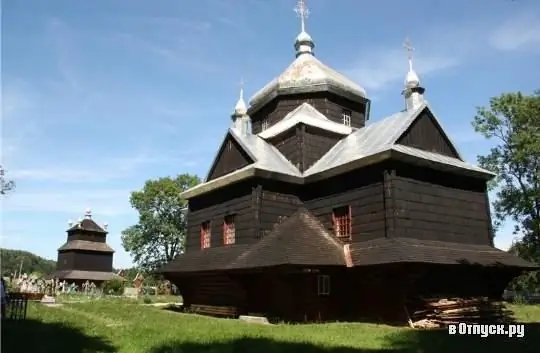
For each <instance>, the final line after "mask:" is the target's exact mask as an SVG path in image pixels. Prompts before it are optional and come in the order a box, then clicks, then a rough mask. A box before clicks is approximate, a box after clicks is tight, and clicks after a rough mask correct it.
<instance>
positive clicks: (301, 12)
mask: <svg viewBox="0 0 540 353" xmlns="http://www.w3.org/2000/svg"><path fill="white" fill-rule="evenodd" d="M294 12H296V14H297V15H298V17H300V23H301V25H302V32H305V29H306V23H305V22H306V19H307V18H308V15H309V9H308V8H307V6H306V3H305V2H304V0H298V3H297V4H296V7H295V8H294Z"/></svg>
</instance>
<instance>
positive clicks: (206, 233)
mask: <svg viewBox="0 0 540 353" xmlns="http://www.w3.org/2000/svg"><path fill="white" fill-rule="evenodd" d="M210 229H211V227H210V221H206V222H203V223H202V224H201V249H207V248H209V247H210V239H211V232H210Z"/></svg>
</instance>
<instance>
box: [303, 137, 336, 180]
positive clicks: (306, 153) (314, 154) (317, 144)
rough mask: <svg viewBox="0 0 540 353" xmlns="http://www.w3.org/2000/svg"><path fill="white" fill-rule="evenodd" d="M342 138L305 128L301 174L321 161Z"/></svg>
mask: <svg viewBox="0 0 540 353" xmlns="http://www.w3.org/2000/svg"><path fill="white" fill-rule="evenodd" d="M341 138H342V136H340V135H337V134H334V133H331V132H329V131H324V130H321V129H317V128H314V127H311V126H305V128H304V135H303V146H302V170H301V171H302V172H303V171H304V170H307V169H308V168H309V167H311V166H312V165H313V164H315V163H316V162H317V161H318V160H319V159H321V158H322V157H323V156H324V155H325V154H326V153H327V152H328V151H329V150H330V149H331V148H332V147H334V145H335V144H336V143H337V142H338V141H339V140H340V139H341Z"/></svg>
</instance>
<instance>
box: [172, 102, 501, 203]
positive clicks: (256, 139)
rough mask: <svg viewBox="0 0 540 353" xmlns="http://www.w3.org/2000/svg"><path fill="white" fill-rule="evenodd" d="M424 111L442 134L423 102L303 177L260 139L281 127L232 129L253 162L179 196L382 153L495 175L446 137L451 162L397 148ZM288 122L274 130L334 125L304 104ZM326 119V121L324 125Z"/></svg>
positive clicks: (352, 139) (358, 136)
mask: <svg viewBox="0 0 540 353" xmlns="http://www.w3.org/2000/svg"><path fill="white" fill-rule="evenodd" d="M426 109H428V110H429V112H430V113H431V115H432V116H433V118H434V120H435V122H436V123H437V124H439V126H441V130H442V131H443V133H444V129H443V127H442V124H441V123H440V121H439V120H438V119H437V117H436V116H435V114H433V112H432V110H431V109H430V108H429V106H428V104H427V102H426V103H424V104H422V105H421V106H419V107H418V108H417V109H415V110H413V111H402V112H398V113H395V114H393V115H391V116H389V117H387V118H384V119H382V120H380V121H377V122H374V123H371V124H369V125H367V126H365V127H363V128H361V129H358V130H355V131H353V132H351V133H350V134H349V135H348V136H346V137H345V138H343V139H342V140H340V141H339V142H338V143H337V144H336V145H334V147H332V148H331V149H330V150H329V151H328V152H327V153H326V154H325V155H324V156H323V157H322V158H321V159H319V160H318V161H317V162H315V163H314V164H313V165H312V166H311V167H310V168H308V169H307V170H306V171H304V172H303V173H302V172H300V171H299V170H298V169H297V168H296V167H295V166H294V165H292V164H291V162H289V161H288V160H287V159H286V158H285V157H284V156H283V155H282V154H281V153H280V152H279V150H278V149H277V148H275V147H274V146H272V145H271V144H270V143H269V142H267V141H265V140H264V138H263V137H265V136H266V137H267V138H270V137H273V136H275V135H276V133H280V129H281V127H280V128H279V129H276V131H277V132H276V131H274V133H272V131H270V133H266V134H265V132H264V131H263V132H262V133H260V134H259V135H251V134H248V135H242V134H240V133H238V132H237V131H236V130H235V129H234V128H231V129H229V131H228V134H230V135H231V136H232V137H233V138H234V139H235V140H236V141H237V142H238V143H239V144H240V145H241V147H242V148H243V149H244V150H245V152H246V153H247V154H248V155H249V156H250V157H251V158H252V159H253V160H254V161H255V162H254V163H252V164H250V165H248V166H246V167H244V168H241V169H238V170H236V171H234V172H232V173H229V174H227V175H225V176H222V177H220V178H216V179H213V180H211V181H209V182H206V183H203V184H200V185H198V186H196V187H194V188H192V189H190V190H188V191H186V192H184V193H183V194H182V196H183V197H187V198H189V197H191V196H195V195H197V194H200V193H203V192H206V191H210V190H213V189H216V188H219V187H221V186H224V185H227V184H230V183H232V182H235V181H239V180H242V179H245V178H248V177H250V176H252V175H254V171H255V170H257V169H259V170H266V171H270V172H275V173H280V174H283V175H289V176H294V177H308V176H313V175H316V174H318V173H322V172H325V171H329V170H332V169H334V168H337V167H340V166H344V165H347V164H349V163H351V162H355V161H361V160H364V159H366V160H367V159H368V158H369V157H372V156H376V155H378V154H380V153H383V152H392V153H395V154H396V155H401V156H407V157H412V158H413V159H414V160H415V161H421V162H424V163H427V164H431V165H433V166H437V165H438V166H439V167H452V168H458V169H462V170H468V171H472V172H477V173H481V174H485V175H490V176H492V175H494V174H493V173H492V172H490V171H488V170H485V169H482V168H480V167H477V166H475V165H473V164H470V163H467V162H466V161H464V160H463V158H462V157H461V155H460V154H459V151H458V149H457V147H456V146H455V144H454V143H452V140H451V139H450V138H449V137H448V136H446V137H447V138H448V140H449V141H450V143H451V144H452V146H453V147H454V150H455V151H456V152H457V153H458V157H459V158H453V157H449V156H445V155H442V154H438V153H434V152H428V151H424V150H421V149H418V148H414V147H408V146H404V145H400V144H398V143H397V141H398V140H399V138H400V137H401V136H402V135H403V134H404V133H405V132H406V131H407V129H408V128H409V127H410V126H411V125H412V123H413V122H414V121H415V120H416V119H417V118H418V117H419V116H420V114H421V113H422V112H423V111H425V110H426ZM294 116H296V118H294ZM323 118H324V119H323ZM288 119H289V120H290V121H292V125H291V123H289V122H287V120H286V119H284V120H282V121H281V122H279V123H277V124H276V125H275V126H278V127H279V125H281V126H282V127H283V126H285V127H286V128H291V127H292V126H294V125H296V123H298V122H300V121H302V122H303V123H308V124H311V125H313V124H315V125H316V126H317V127H320V128H325V126H326V125H328V124H330V123H331V124H330V125H332V124H334V123H332V122H330V121H329V120H328V119H326V117H324V115H323V114H322V113H321V112H319V111H318V110H317V109H315V108H314V107H312V106H311V105H309V104H307V103H304V104H302V105H301V106H300V107H298V108H297V109H295V110H294V111H293V112H291V113H289V115H288ZM325 119H326V120H328V121H325ZM324 124H326V125H324ZM289 125H290V126H289ZM323 125H324V126H323ZM338 125H339V124H338ZM332 126H333V125H332ZM325 129H326V130H328V126H326V128H325ZM269 130H270V129H269ZM330 131H332V130H330ZM351 131H352V130H351ZM267 135H268V136H267ZM218 157H219V156H216V158H218Z"/></svg>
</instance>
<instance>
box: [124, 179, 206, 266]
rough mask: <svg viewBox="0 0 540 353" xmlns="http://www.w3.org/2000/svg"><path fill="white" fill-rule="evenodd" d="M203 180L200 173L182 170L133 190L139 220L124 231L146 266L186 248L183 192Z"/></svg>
mask: <svg viewBox="0 0 540 353" xmlns="http://www.w3.org/2000/svg"><path fill="white" fill-rule="evenodd" d="M198 183H200V179H199V178H198V177H197V176H194V175H190V174H182V175H179V176H177V177H176V178H171V177H166V178H160V179H157V180H148V181H147V182H146V183H145V184H144V187H143V189H142V190H141V191H134V192H132V193H131V197H130V203H131V206H132V207H133V208H134V209H136V210H137V212H138V213H139V222H138V223H137V224H135V225H133V226H131V227H129V228H127V229H125V230H124V231H123V232H122V245H123V247H124V249H125V250H126V251H127V252H128V253H130V254H131V256H133V260H134V262H135V263H136V264H137V265H138V266H139V267H140V268H141V269H143V270H145V271H151V270H153V269H155V268H157V267H159V266H160V265H162V264H164V263H166V262H168V261H171V260H172V259H174V258H175V257H176V255H178V254H179V253H182V252H183V251H184V246H185V237H186V219H185V214H184V212H183V209H184V208H185V207H186V206H187V202H186V200H184V199H182V198H181V197H180V193H181V192H183V191H185V190H187V189H189V188H191V187H193V186H195V185H197V184H198Z"/></svg>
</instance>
